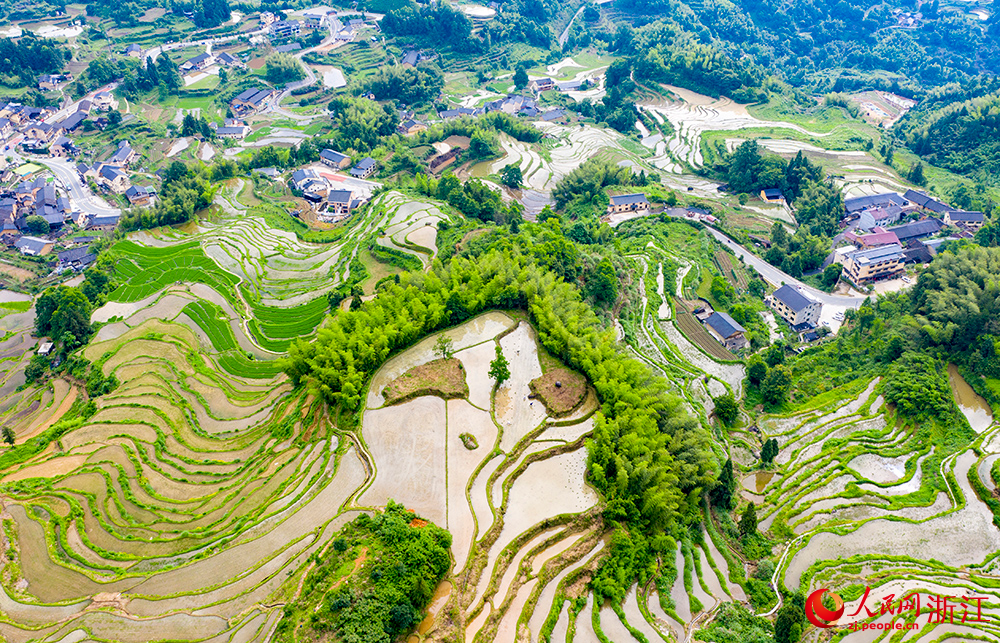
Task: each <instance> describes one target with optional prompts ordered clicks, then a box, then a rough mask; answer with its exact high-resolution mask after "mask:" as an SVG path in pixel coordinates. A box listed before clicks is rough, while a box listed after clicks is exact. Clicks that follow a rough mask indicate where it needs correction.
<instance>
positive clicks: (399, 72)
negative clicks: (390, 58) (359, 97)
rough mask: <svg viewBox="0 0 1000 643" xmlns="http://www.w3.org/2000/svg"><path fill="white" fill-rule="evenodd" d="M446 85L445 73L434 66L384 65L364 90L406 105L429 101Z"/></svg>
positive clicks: (380, 98) (435, 97)
mask: <svg viewBox="0 0 1000 643" xmlns="http://www.w3.org/2000/svg"><path fill="white" fill-rule="evenodd" d="M443 87H444V74H442V73H441V70H439V69H437V68H436V67H433V66H426V65H424V66H421V67H419V68H417V67H404V66H403V65H396V66H395V67H384V68H382V69H380V70H379V71H378V73H376V74H374V75H373V76H370V77H368V79H366V80H365V83H364V90H365V91H366V92H371V93H372V94H374V95H375V99H376V100H398V101H399V102H401V103H404V104H406V105H418V104H421V103H429V102H432V101H434V100H435V99H437V97H438V95H439V94H440V93H441V89H442V88H443Z"/></svg>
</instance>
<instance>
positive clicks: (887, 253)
mask: <svg viewBox="0 0 1000 643" xmlns="http://www.w3.org/2000/svg"><path fill="white" fill-rule="evenodd" d="M849 256H850V257H851V258H853V259H854V261H856V262H858V263H861V264H868V263H878V262H880V261H887V260H889V259H893V258H899V257H902V256H903V248H902V247H901V246H900V245H899V244H898V243H890V244H888V245H884V246H879V247H877V248H871V249H869V250H858V251H855V252H852V253H849Z"/></svg>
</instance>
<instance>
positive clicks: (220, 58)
mask: <svg viewBox="0 0 1000 643" xmlns="http://www.w3.org/2000/svg"><path fill="white" fill-rule="evenodd" d="M215 62H217V63H219V64H220V65H225V66H226V67H244V66H245V65H244V64H243V63H242V62H241V61H240V59H239V58H237V57H235V56H232V55H230V54H227V53H226V52H222V53H221V54H218V55H216V56H215Z"/></svg>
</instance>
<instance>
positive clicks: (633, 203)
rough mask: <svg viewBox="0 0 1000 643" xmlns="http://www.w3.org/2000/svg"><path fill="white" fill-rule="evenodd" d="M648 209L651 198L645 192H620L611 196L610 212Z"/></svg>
mask: <svg viewBox="0 0 1000 643" xmlns="http://www.w3.org/2000/svg"><path fill="white" fill-rule="evenodd" d="M648 209H649V200H648V199H647V198H646V195H645V194H619V195H618V196H613V197H611V203H609V204H608V214H613V213H615V212H635V211H638V210H648Z"/></svg>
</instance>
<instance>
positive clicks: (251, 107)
mask: <svg viewBox="0 0 1000 643" xmlns="http://www.w3.org/2000/svg"><path fill="white" fill-rule="evenodd" d="M273 93H274V91H273V90H271V89H255V88H251V89H247V90H244V91H242V92H240V93H239V94H238V95H237V96H236V98H234V99H233V100H232V101H231V102H230V103H229V105H230V107H231V108H232V110H233V113H234V114H236V115H237V116H238V117H240V118H243V117H245V116H249V115H250V114H255V113H257V112H258V111H260V110H261V109H262V108H263V107H264V106H265V105H267V101H268V99H270V98H271V95H272V94H273Z"/></svg>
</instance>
